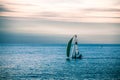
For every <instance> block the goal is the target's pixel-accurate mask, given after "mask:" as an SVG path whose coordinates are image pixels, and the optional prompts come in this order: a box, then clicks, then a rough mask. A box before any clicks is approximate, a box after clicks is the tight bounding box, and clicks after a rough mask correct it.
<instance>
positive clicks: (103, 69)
mask: <svg viewBox="0 0 120 80" xmlns="http://www.w3.org/2000/svg"><path fill="white" fill-rule="evenodd" d="M79 50H80V53H81V54H82V55H83V59H82V60H70V61H67V60H66V53H65V51H66V46H65V45H28V44H26V45H25V44H1V45H0V80H120V46H119V45H116V46H115V45H114V46H113V45H107V46H106V45H103V46H100V45H94V46H92V45H80V46H79Z"/></svg>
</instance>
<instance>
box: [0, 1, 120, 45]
mask: <svg viewBox="0 0 120 80" xmlns="http://www.w3.org/2000/svg"><path fill="white" fill-rule="evenodd" d="M0 1H1V4H0V13H1V14H0V16H1V18H0V36H1V40H0V42H30V43H32V42H37V43H66V42H67V41H68V40H69V38H71V37H72V35H74V34H77V35H78V38H79V39H78V40H79V43H116V44H120V0H0Z"/></svg>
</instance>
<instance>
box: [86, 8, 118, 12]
mask: <svg viewBox="0 0 120 80" xmlns="http://www.w3.org/2000/svg"><path fill="white" fill-rule="evenodd" d="M84 10H86V11H108V12H120V9H113V8H107V9H99V8H88V9H84Z"/></svg>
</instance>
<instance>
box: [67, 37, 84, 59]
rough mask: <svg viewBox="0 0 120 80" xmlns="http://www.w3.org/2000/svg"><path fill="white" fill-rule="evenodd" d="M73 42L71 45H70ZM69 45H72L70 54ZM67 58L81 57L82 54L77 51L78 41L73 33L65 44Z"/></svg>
mask: <svg viewBox="0 0 120 80" xmlns="http://www.w3.org/2000/svg"><path fill="white" fill-rule="evenodd" d="M72 43H73V46H72ZM71 47H72V54H71ZM66 55H67V59H70V58H72V59H81V58H82V54H80V53H79V49H78V42H77V35H74V36H73V37H72V38H71V39H70V40H69V42H68V44H67V50H66Z"/></svg>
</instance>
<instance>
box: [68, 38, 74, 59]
mask: <svg viewBox="0 0 120 80" xmlns="http://www.w3.org/2000/svg"><path fill="white" fill-rule="evenodd" d="M72 40H73V37H72V38H71V39H70V41H69V42H68V45H67V51H66V55H67V57H70V49H71V45H72Z"/></svg>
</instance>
